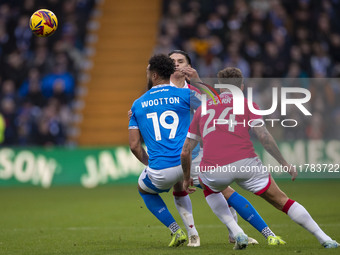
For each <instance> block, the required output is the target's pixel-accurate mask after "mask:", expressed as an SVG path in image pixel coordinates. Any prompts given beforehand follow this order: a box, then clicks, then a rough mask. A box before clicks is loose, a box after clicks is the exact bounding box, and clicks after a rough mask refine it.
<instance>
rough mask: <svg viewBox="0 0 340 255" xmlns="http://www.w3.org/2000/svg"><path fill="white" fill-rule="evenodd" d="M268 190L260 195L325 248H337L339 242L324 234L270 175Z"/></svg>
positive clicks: (303, 209)
mask: <svg viewBox="0 0 340 255" xmlns="http://www.w3.org/2000/svg"><path fill="white" fill-rule="evenodd" d="M270 178H271V185H270V186H269V188H268V190H267V191H265V192H264V193H263V194H261V195H260V196H261V197H263V198H264V199H265V200H267V201H268V202H269V203H270V204H272V205H273V206H274V207H276V208H277V209H279V210H282V211H283V212H285V213H286V214H288V216H289V217H290V218H291V219H292V220H293V221H295V222H296V223H297V224H299V225H301V226H302V227H304V228H305V229H306V230H308V231H309V232H310V233H311V234H313V235H314V236H315V237H316V238H317V239H318V241H319V242H320V243H321V244H322V245H323V246H324V247H325V248H337V247H339V244H338V243H337V242H336V241H334V240H332V239H331V238H330V237H329V236H328V235H326V234H325V233H324V232H323V231H322V229H321V228H320V227H319V226H318V224H317V223H316V222H315V221H314V220H313V218H312V217H311V216H310V214H309V213H308V211H307V210H306V209H305V208H304V207H303V206H302V205H300V204H299V203H298V202H296V201H294V200H291V199H289V198H288V197H287V195H286V194H285V193H284V192H283V191H281V190H280V188H279V187H278V186H277V184H276V182H275V181H274V179H273V178H272V177H270Z"/></svg>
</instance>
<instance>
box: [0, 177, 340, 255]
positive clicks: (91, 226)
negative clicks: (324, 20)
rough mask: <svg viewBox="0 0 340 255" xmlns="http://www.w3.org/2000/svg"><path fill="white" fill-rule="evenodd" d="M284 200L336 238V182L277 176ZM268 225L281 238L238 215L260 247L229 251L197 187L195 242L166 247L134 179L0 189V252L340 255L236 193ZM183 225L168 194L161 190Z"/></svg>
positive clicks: (339, 184) (165, 233) (339, 214)
mask: <svg viewBox="0 0 340 255" xmlns="http://www.w3.org/2000/svg"><path fill="white" fill-rule="evenodd" d="M278 183H279V186H280V187H281V189H282V190H283V191H285V192H286V193H287V194H288V195H289V196H290V197H291V198H292V199H295V200H297V201H299V202H300V204H302V205H304V206H305V207H306V209H307V210H308V211H309V212H310V213H311V215H312V216H313V218H314V219H315V220H316V221H317V222H318V223H319V225H320V226H321V227H322V228H323V229H324V231H325V232H326V233H327V234H329V235H330V236H331V237H333V238H334V239H337V240H338V241H340V230H339V227H340V204H339V198H338V197H339V194H340V181H302V180H297V181H296V182H295V183H291V182H288V181H281V182H278ZM233 187H234V188H236V190H237V191H239V192H240V193H241V194H243V195H245V197H246V198H247V199H248V200H250V201H251V202H252V204H253V205H254V206H255V208H256V209H257V210H258V211H259V213H260V214H261V215H262V217H263V218H264V219H265V221H266V222H267V223H268V224H269V226H270V227H271V229H272V230H273V231H274V232H275V233H276V234H277V235H281V236H282V237H283V239H284V240H286V241H287V245H286V246H280V247H268V246H267V244H266V240H265V239H264V238H263V237H262V235H261V234H260V233H258V232H257V231H256V230H255V229H253V228H252V227H251V226H250V225H249V224H248V223H247V222H245V221H244V220H243V219H241V218H239V224H240V226H241V227H242V228H243V229H244V230H245V232H246V233H247V234H248V235H249V236H251V237H254V238H256V239H257V240H258V241H259V242H260V245H257V246H250V247H248V248H247V250H245V251H233V250H232V245H231V244H228V243H227V236H228V235H227V228H226V227H225V226H223V225H222V223H221V222H220V221H219V220H218V218H217V217H216V216H215V215H214V214H213V213H212V211H211V210H210V208H209V207H208V205H207V203H206V201H205V199H204V197H203V194H202V191H200V190H198V191H197V192H196V193H195V194H193V195H191V199H192V203H193V209H194V217H195V222H196V226H197V229H198V231H199V234H200V237H201V247H199V248H189V247H186V246H182V247H179V248H168V247H167V245H168V243H169V241H170V232H169V230H168V229H166V228H165V227H163V226H162V225H161V224H160V223H159V222H158V221H157V220H156V218H154V216H153V215H152V214H151V213H150V212H149V211H148V210H147V209H146V207H145V205H144V204H143V201H142V199H141V197H140V196H139V194H138V192H137V190H136V188H135V185H130V186H104V187H100V188H96V189H92V190H87V189H84V188H80V187H57V188H52V189H48V190H44V189H41V188H31V187H25V188H0V208H1V209H0V254H1V255H7V254H11V255H12V254H29V255H39V254H64V255H66V254H72V255H73V254H81V255H86V254H91V255H94V254H101V255H102V254H134V255H136V254H196V255H197V254H205V255H207V254H255V255H257V254H261V255H262V254H275V255H280V254H340V249H334V250H326V249H323V248H322V247H321V245H319V243H318V242H317V240H316V238H315V237H314V236H312V235H311V234H309V233H308V232H307V231H306V230H304V229H303V228H302V227H300V226H298V225H296V224H295V223H293V222H292V221H291V220H290V218H289V217H288V216H287V215H285V214H284V213H282V212H279V211H278V210H276V209H275V208H274V207H272V206H270V205H269V204H267V203H266V202H265V201H264V200H262V199H261V198H259V197H257V196H255V195H252V194H250V193H248V192H246V191H243V190H242V189H240V188H239V187H238V186H236V185H233ZM162 197H163V198H164V200H165V202H166V203H167V205H168V207H169V209H170V211H171V212H172V214H173V215H174V217H175V219H176V220H177V221H178V222H179V223H180V225H181V226H183V223H182V222H181V219H180V217H179V215H178V213H177V211H176V209H175V206H174V203H173V197H172V194H171V193H169V194H163V195H162Z"/></svg>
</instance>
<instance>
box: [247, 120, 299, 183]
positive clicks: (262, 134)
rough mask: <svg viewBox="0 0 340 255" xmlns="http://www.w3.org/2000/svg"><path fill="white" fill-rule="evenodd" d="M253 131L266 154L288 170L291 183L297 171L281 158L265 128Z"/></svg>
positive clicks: (258, 127) (259, 127) (257, 127)
mask: <svg viewBox="0 0 340 255" xmlns="http://www.w3.org/2000/svg"><path fill="white" fill-rule="evenodd" d="M253 131H254V133H255V135H256V136H257V138H258V140H259V141H260V143H261V144H262V146H263V147H264V148H265V149H266V151H268V153H269V154H270V155H272V156H273V157H274V158H275V159H276V160H277V162H279V163H280V164H281V165H282V166H283V167H285V168H286V169H288V173H289V174H290V175H291V176H292V181H294V180H295V178H296V177H297V171H296V169H295V167H294V166H292V165H291V164H288V163H287V161H286V160H285V159H284V158H283V156H282V154H281V152H280V150H279V147H278V146H277V144H276V142H275V139H274V138H273V136H272V135H271V134H270V133H269V131H268V130H267V128H266V127H265V126H256V127H253Z"/></svg>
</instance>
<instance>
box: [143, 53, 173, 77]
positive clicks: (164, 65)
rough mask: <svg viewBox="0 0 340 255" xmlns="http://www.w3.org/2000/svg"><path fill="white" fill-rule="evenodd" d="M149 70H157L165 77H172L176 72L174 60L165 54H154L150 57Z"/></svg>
mask: <svg viewBox="0 0 340 255" xmlns="http://www.w3.org/2000/svg"><path fill="white" fill-rule="evenodd" d="M149 65H150V66H149V70H150V71H152V72H156V73H157V74H158V75H159V76H160V77H162V78H163V79H170V76H171V75H172V74H173V73H174V72H175V63H174V61H173V60H172V59H171V58H170V57H168V56H167V55H164V54H158V55H154V56H152V57H151V58H150V59H149Z"/></svg>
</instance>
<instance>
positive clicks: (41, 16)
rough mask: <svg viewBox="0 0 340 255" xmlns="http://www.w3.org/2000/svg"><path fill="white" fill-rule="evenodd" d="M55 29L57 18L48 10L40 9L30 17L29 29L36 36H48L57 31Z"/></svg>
mask: <svg viewBox="0 0 340 255" xmlns="http://www.w3.org/2000/svg"><path fill="white" fill-rule="evenodd" d="M57 27H58V19H57V16H55V15H54V13H53V12H51V11H50V10H47V9H40V10H37V11H36V12H35V13H33V15H32V16H31V19H30V28H31V30H32V32H33V33H34V34H35V35H36V36H39V37H47V36H50V35H52V34H53V33H54V32H55V31H56V30H57Z"/></svg>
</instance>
